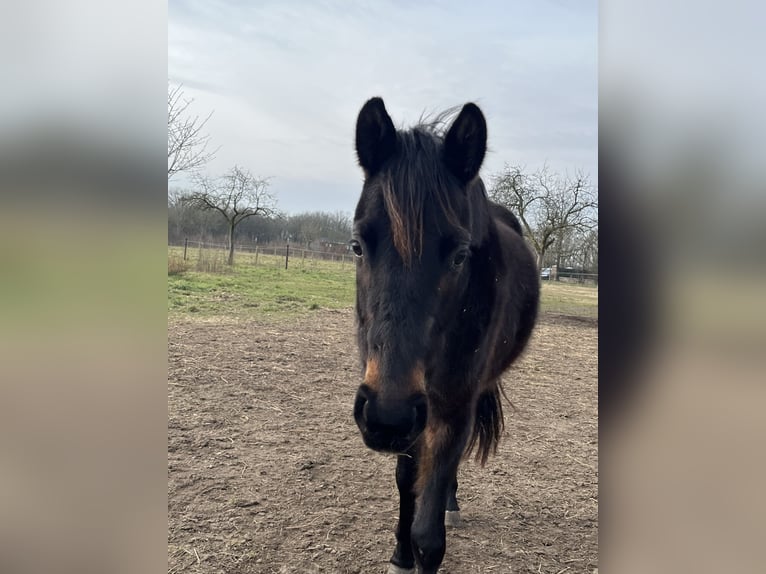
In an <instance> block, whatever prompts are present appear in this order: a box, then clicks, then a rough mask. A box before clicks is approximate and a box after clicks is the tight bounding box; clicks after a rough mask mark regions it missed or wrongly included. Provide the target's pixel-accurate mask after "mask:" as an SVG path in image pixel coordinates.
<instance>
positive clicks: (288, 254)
mask: <svg viewBox="0 0 766 574" xmlns="http://www.w3.org/2000/svg"><path fill="white" fill-rule="evenodd" d="M289 259H290V244H289V243H288V244H287V245H286V246H285V270H287V262H288V261H289Z"/></svg>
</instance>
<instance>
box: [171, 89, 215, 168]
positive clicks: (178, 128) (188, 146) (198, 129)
mask: <svg viewBox="0 0 766 574" xmlns="http://www.w3.org/2000/svg"><path fill="white" fill-rule="evenodd" d="M193 101H194V100H187V99H185V98H184V93H183V90H182V89H181V86H178V87H176V88H171V87H170V86H168V181H170V179H171V178H172V177H173V176H174V175H175V174H177V173H178V172H180V171H195V170H197V169H199V168H200V167H202V166H203V165H205V164H206V163H207V162H209V161H210V160H211V159H213V157H214V156H215V152H216V151H217V150H213V151H208V149H207V146H208V144H209V143H210V136H209V135H208V134H206V133H204V132H203V129H204V128H205V124H207V121H208V120H209V119H210V117H211V116H212V115H213V112H210V113H209V114H208V115H207V116H206V117H205V118H200V116H191V115H189V114H188V113H187V110H188V109H189V106H190V105H191V103H192V102H193Z"/></svg>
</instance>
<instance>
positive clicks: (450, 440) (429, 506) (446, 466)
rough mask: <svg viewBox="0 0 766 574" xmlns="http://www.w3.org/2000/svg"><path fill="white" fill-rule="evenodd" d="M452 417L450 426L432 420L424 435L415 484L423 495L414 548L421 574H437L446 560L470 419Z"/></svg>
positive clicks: (413, 538)
mask: <svg viewBox="0 0 766 574" xmlns="http://www.w3.org/2000/svg"><path fill="white" fill-rule="evenodd" d="M450 418H451V420H450V423H449V424H447V423H446V422H445V421H443V420H439V419H437V418H436V417H432V418H431V419H430V420H429V422H428V424H427V425H426V429H425V431H424V432H423V439H422V447H421V452H420V458H419V461H418V472H417V475H418V478H417V483H416V491H417V492H419V493H420V494H419V496H418V498H417V509H416V511H415V518H414V520H413V523H412V545H413V550H414V554H415V561H416V563H417V565H418V568H419V570H418V572H420V573H421V574H436V572H437V570H438V569H439V566H440V565H441V563H442V560H443V559H444V552H445V550H446V530H445V526H444V517H445V511H446V508H447V499H448V492H449V490H450V489H452V488H453V487H454V486H455V480H456V477H457V469H458V466H459V464H460V458H461V455H462V454H463V449H464V448H465V444H466V441H467V432H466V431H467V429H468V420H467V418H466V419H457V418H456V417H450Z"/></svg>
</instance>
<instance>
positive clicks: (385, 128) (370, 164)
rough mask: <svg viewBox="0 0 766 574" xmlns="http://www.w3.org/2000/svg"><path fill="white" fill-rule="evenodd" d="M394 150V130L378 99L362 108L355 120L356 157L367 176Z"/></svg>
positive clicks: (378, 167)
mask: <svg viewBox="0 0 766 574" xmlns="http://www.w3.org/2000/svg"><path fill="white" fill-rule="evenodd" d="M395 150H396V128H395V127H394V122H392V121H391V117H390V116H389V115H388V112H387V111H386V106H385V105H384V104H383V100H382V99H380V98H372V99H370V100H368V101H367V103H366V104H364V106H362V109H361V111H360V112H359V117H358V118H357V120H356V155H357V156H358V157H359V165H361V166H362V168H364V171H365V173H366V174H367V176H371V175H373V174H374V173H375V172H377V171H378V170H379V169H380V167H381V166H382V165H383V163H384V162H385V161H386V160H387V159H388V158H389V157H391V156H392V155H393V153H394V151H395Z"/></svg>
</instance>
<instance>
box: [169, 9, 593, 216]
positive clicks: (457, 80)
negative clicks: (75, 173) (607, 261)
mask: <svg viewBox="0 0 766 574" xmlns="http://www.w3.org/2000/svg"><path fill="white" fill-rule="evenodd" d="M597 29H598V6H597V2H596V1H575V0H561V1H553V0H528V1H523V2H518V1H517V2H505V1H501V0H497V1H492V2H479V1H476V2H470V3H469V2H436V1H418V2H408V1H405V0H389V1H353V2H352V1H345V2H341V1H333V0H322V1H316V0H313V1H292V0H291V1H290V2H283V1H268V0H267V1H259V2H249V1H245V0H242V1H236V0H226V1H224V0H217V1H213V0H191V1H183V2H181V1H177V0H170V2H169V5H168V79H169V81H170V83H171V84H172V85H177V84H183V86H184V91H185V93H186V95H187V96H188V97H191V98H194V103H193V106H192V107H193V110H194V112H195V113H198V114H200V115H206V114H207V113H208V112H209V111H211V110H212V111H214V114H213V117H212V118H211V119H210V121H209V124H208V131H209V133H210V135H211V137H212V141H213V144H214V146H220V150H219V151H218V154H217V156H216V158H215V160H214V161H212V162H211V163H210V164H208V166H207V168H206V169H207V171H208V172H210V173H211V174H219V173H222V172H223V171H225V170H226V169H228V168H229V167H231V166H232V165H234V164H238V165H240V166H243V167H246V168H248V169H250V170H251V171H253V172H254V173H256V174H258V175H261V176H269V177H272V178H273V179H272V184H271V185H272V191H273V192H275V194H276V195H277V197H278V201H279V206H280V208H281V209H283V210H284V211H286V212H289V213H296V212H299V211H303V210H328V211H336V210H341V211H345V212H349V213H350V212H352V211H353V208H354V206H355V204H356V201H357V198H358V195H359V192H360V190H361V183H362V175H361V170H360V169H359V167H358V166H357V163H356V156H355V153H354V127H355V121H356V116H357V113H358V111H359V109H360V108H361V106H362V105H363V104H364V102H365V101H366V100H367V99H368V98H370V97H372V96H381V97H382V98H383V99H384V101H385V103H386V108H387V109H388V111H389V113H390V114H391V116H392V118H393V120H394V123H395V124H396V125H397V126H399V127H404V126H408V125H410V124H412V123H414V122H416V121H417V120H418V118H419V117H420V116H421V115H422V114H423V112H438V111H441V110H443V109H445V108H449V107H452V106H456V105H462V104H463V103H465V102H468V101H472V102H475V103H477V104H478V105H479V106H480V107H481V109H482V110H483V112H484V114H485V115H486V117H487V122H488V129H489V149H490V152H489V153H488V155H487V158H486V160H485V162H484V166H483V168H482V174H483V176H484V177H485V179H488V176H490V175H491V174H493V173H496V172H497V171H499V170H501V169H502V168H503V164H505V163H509V164H514V165H516V164H518V165H525V166H527V167H528V168H530V169H534V168H537V167H539V166H540V165H542V164H543V163H544V162H547V163H548V165H549V166H550V168H551V169H553V170H555V171H559V172H564V171H567V170H568V171H570V172H571V171H573V170H576V169H582V170H584V171H585V172H586V173H588V174H590V175H591V178H592V180H593V181H594V182H595V181H597V179H596V178H597V145H598V137H597V136H598V128H597V111H598V110H597V108H598V97H597V81H598V73H597V69H598V67H597ZM184 184H185V181H184V178H183V177H181V176H178V177H177V179H175V178H174V180H172V181H171V186H183V185H184Z"/></svg>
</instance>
